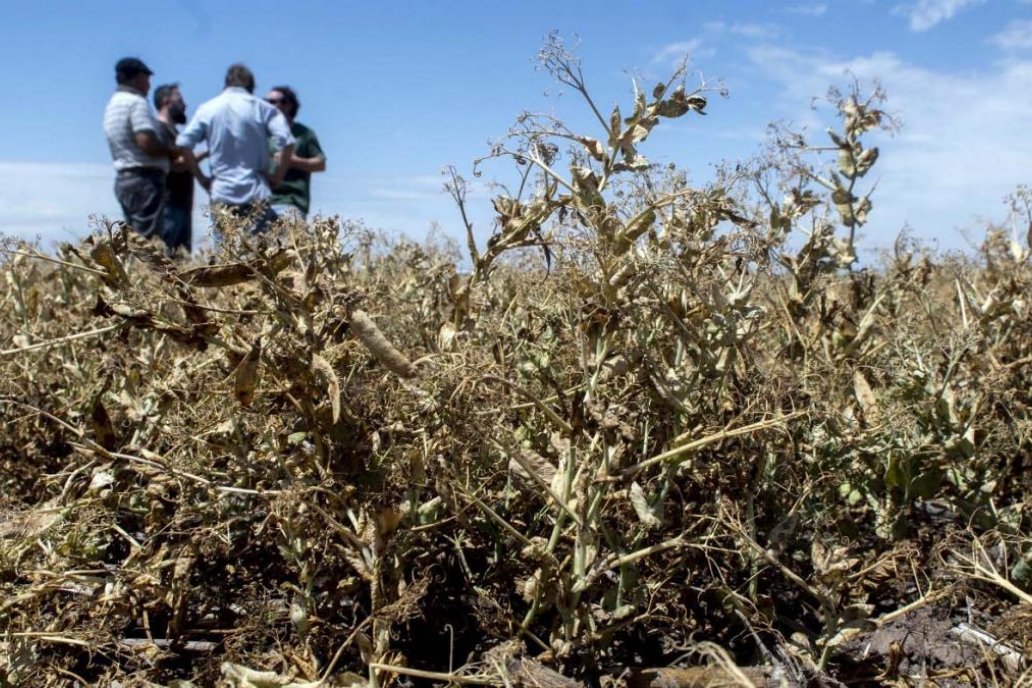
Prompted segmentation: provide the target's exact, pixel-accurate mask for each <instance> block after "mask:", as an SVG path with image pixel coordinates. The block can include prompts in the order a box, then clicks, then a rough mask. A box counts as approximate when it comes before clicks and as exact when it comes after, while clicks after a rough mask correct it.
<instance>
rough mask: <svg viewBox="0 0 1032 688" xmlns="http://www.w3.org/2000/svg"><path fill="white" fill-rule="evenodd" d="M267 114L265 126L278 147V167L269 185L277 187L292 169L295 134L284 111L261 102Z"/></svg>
mask: <svg viewBox="0 0 1032 688" xmlns="http://www.w3.org/2000/svg"><path fill="white" fill-rule="evenodd" d="M259 103H260V107H262V108H263V110H262V111H263V113H264V116H265V127H266V129H268V131H269V138H271V139H272V145H273V148H275V149H276V155H275V158H274V159H275V161H276V169H275V170H274V171H273V173H272V174H271V175H270V176H269V186H270V187H272V188H273V189H275V188H276V187H277V186H279V185H280V184H281V183H282V182H283V176H284V175H285V174H286V173H287V170H288V169H290V162H291V159H292V158H293V157H294V135H293V134H291V133H290V124H289V123H288V122H287V118H286V117H284V116H283V113H282V112H280V111H279V110H277V109H276V108H274V107H272V106H271V105H268V104H267V103H264V102H261V101H259Z"/></svg>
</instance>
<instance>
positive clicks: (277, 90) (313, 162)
mask: <svg viewBox="0 0 1032 688" xmlns="http://www.w3.org/2000/svg"><path fill="white" fill-rule="evenodd" d="M265 101H266V102H267V103H269V104H270V105H273V106H275V107H277V108H279V111H280V112H282V113H283V115H284V116H285V117H286V118H287V121H288V122H289V123H290V133H291V134H292V135H293V136H294V140H295V144H294V152H293V153H292V154H291V156H290V161H289V164H288V165H287V172H286V174H285V175H284V177H283V181H282V182H281V183H280V184H279V186H277V187H275V188H274V189H273V190H272V197H271V198H270V199H269V204H270V206H271V208H272V211H273V212H274V213H275V214H276V217H285V216H290V215H294V216H296V217H299V218H300V219H302V220H304V219H305V218H306V217H307V215H308V207H309V201H310V199H311V184H312V173H313V172H324V171H325V170H326V155H325V154H324V153H323V150H322V147H321V146H320V145H319V139H318V138H317V137H316V135H315V132H314V131H312V130H311V129H309V128H308V127H306V126H305V125H303V124H301V123H300V122H297V121H295V118H296V117H297V112H298V110H300V109H301V102H300V101H299V100H298V98H297V94H296V93H295V92H294V89H292V88H290V87H289V86H275V87H273V88H272V89H271V90H270V91H269V93H268V95H266V96H265ZM276 162H278V160H274V162H273V164H274V165H275V164H276Z"/></svg>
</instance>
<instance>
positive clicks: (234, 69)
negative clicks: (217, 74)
mask: <svg viewBox="0 0 1032 688" xmlns="http://www.w3.org/2000/svg"><path fill="white" fill-rule="evenodd" d="M230 86H239V87H240V88H242V89H245V90H246V91H247V92H248V93H254V74H252V73H251V70H250V69H248V68H247V67H245V66H244V65H242V64H235V65H230V66H229V69H227V70H226V88H229V87H230Z"/></svg>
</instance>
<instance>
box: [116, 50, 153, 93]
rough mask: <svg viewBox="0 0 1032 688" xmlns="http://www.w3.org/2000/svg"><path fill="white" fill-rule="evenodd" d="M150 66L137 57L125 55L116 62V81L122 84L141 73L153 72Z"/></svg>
mask: <svg viewBox="0 0 1032 688" xmlns="http://www.w3.org/2000/svg"><path fill="white" fill-rule="evenodd" d="M153 73H154V72H152V71H151V70H150V67H148V66H147V65H145V64H144V63H143V60H141V59H139V58H136V57H123V58H122V59H121V60H119V61H118V62H117V63H115V81H117V82H118V84H119V85H120V86H124V85H125V84H128V83H129V82H130V81H132V80H133V79H135V78H136V76H137V75H139V74H153Z"/></svg>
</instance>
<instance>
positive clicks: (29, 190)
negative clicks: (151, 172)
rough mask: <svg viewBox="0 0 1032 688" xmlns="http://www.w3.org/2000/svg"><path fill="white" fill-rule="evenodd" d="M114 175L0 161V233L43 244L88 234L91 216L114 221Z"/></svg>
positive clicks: (91, 168) (89, 166)
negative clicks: (39, 241)
mask: <svg viewBox="0 0 1032 688" xmlns="http://www.w3.org/2000/svg"><path fill="white" fill-rule="evenodd" d="M114 177H115V174H114V170H113V169H112V168H111V165H101V164H93V163H39V162H20V161H18V162H11V161H0V233H3V234H8V235H13V236H19V237H24V238H27V239H33V238H35V237H37V236H38V237H39V238H40V239H42V240H43V241H44V243H49V242H52V241H69V240H74V239H76V238H78V237H83V236H86V235H87V234H89V232H90V217H91V216H93V215H103V216H107V217H109V218H111V219H119V218H120V217H121V210H120V208H119V206H118V202H117V201H116V200H115V196H114V191H113V184H114Z"/></svg>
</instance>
